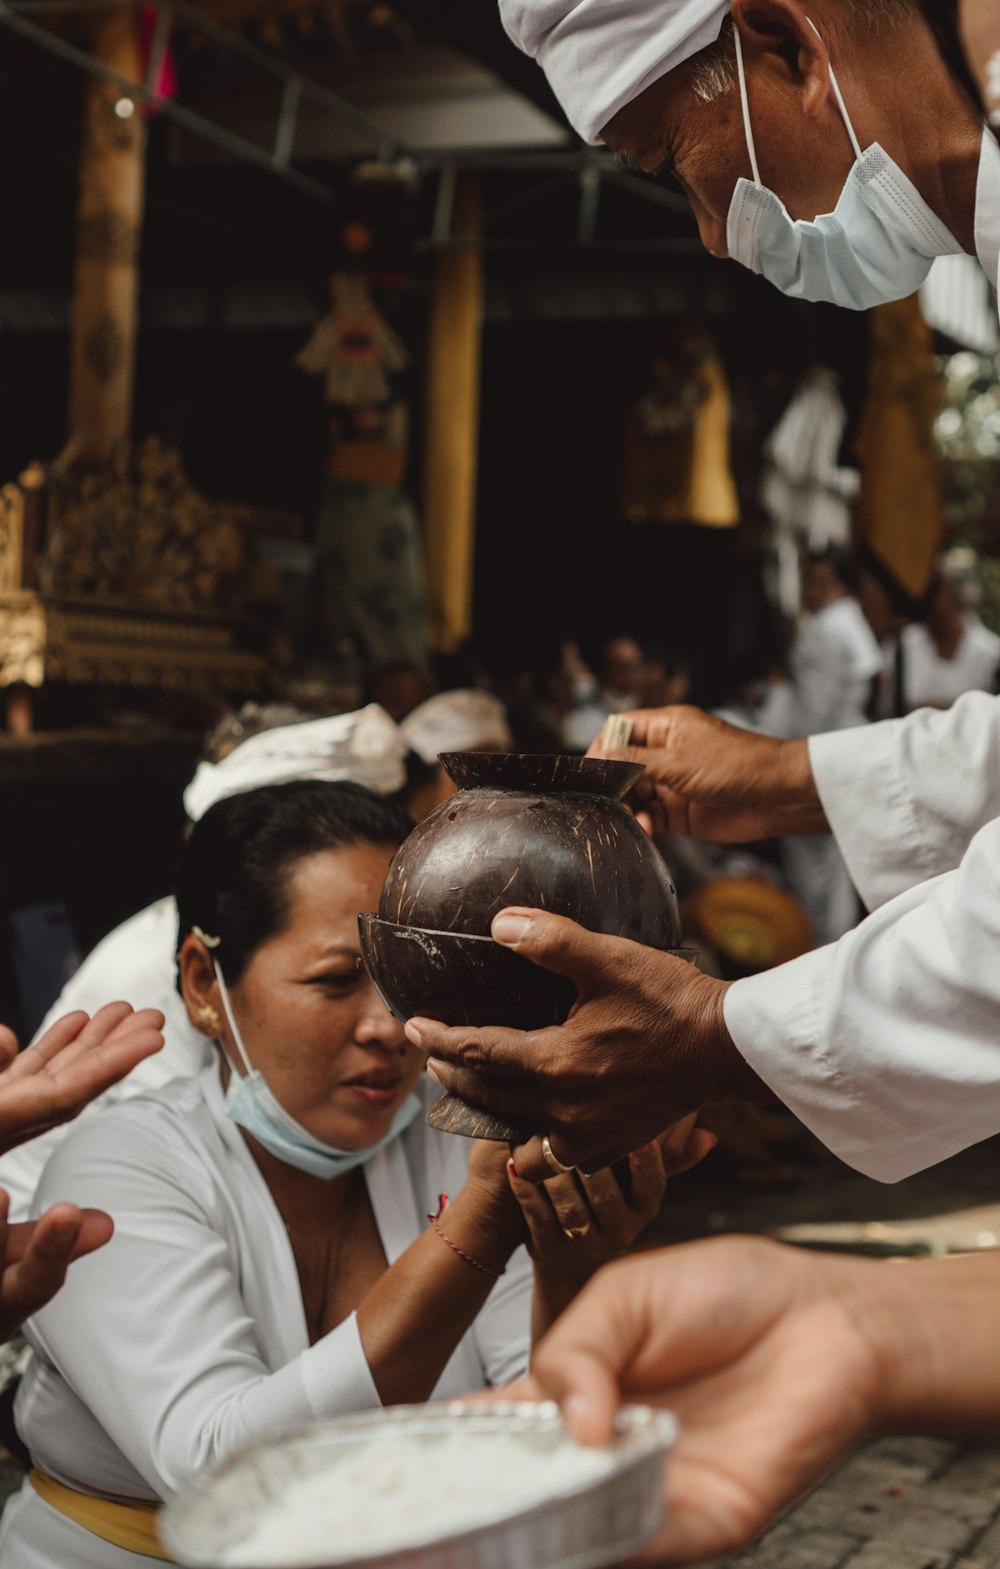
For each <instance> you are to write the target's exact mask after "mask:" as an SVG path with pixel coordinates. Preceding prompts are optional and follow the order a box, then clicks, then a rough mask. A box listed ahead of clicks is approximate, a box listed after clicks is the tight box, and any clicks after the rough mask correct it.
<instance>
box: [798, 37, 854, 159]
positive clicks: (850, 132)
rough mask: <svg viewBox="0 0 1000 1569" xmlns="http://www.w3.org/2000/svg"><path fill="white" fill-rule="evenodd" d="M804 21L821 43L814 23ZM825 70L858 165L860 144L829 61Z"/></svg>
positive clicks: (821, 40)
mask: <svg viewBox="0 0 1000 1569" xmlns="http://www.w3.org/2000/svg"><path fill="white" fill-rule="evenodd" d="M806 21H807V22H808V23H809V26H810V27H811V28H812V30H813V32H814V33H815V34H816V37H817V38H819V41H820V43H822V42H823V39H822V37H821V36H820V31H819V28H818V27H817V26H816V23H815V22H814V21H813V19H812V17H811V16H807V17H806ZM826 69H827V74H828V75H829V78H830V86H831V87H832V88H833V96H834V98H836V100H837V108H838V109H839V110H840V117H841V119H842V120H843V122H844V124H845V126H846V127H847V134H848V136H849V137H850V138H851V146H852V147H853V148H854V156H855V158H856V159H857V160H858V162H859V163H860V162H861V158H862V153H861V144H860V142H859V141H858V139H857V137H856V136H855V134H854V126H853V125H852V124H851V117H850V115H849V114H848V112H847V105H846V104H845V102H844V95H843V93H842V92H841V91H840V83H839V82H838V81H837V77H836V74H835V72H834V69H833V66H832V65H831V64H830V63H829V61H827V66H826Z"/></svg>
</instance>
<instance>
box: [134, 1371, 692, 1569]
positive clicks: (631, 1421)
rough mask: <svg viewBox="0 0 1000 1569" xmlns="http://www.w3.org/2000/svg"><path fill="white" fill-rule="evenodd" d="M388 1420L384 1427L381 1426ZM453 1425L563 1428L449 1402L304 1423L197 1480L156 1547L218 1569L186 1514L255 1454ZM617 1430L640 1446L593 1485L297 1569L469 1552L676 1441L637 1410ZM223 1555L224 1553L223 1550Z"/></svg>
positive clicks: (530, 1411) (508, 1410) (647, 1411)
mask: <svg viewBox="0 0 1000 1569" xmlns="http://www.w3.org/2000/svg"><path fill="white" fill-rule="evenodd" d="M387 1417H388V1418H389V1420H388V1421H387V1420H385V1419H386V1418H387ZM512 1418H513V1419H514V1422H515V1424H516V1425H515V1426H514V1427H513V1428H511V1427H505V1426H504V1425H503V1423H504V1421H506V1422H508V1423H509V1422H510V1421H511V1419H512ZM455 1422H458V1423H459V1424H460V1425H461V1428H462V1429H463V1430H464V1431H465V1432H466V1433H468V1432H469V1431H470V1429H469V1426H468V1425H466V1424H469V1423H476V1422H482V1423H484V1424H485V1426H486V1428H487V1430H491V1429H495V1430H497V1431H500V1432H510V1431H514V1432H517V1431H522V1432H529V1433H530V1432H539V1433H545V1432H552V1431H554V1430H555V1429H556V1426H557V1425H558V1426H561V1425H562V1423H561V1417H560V1415H559V1408H558V1406H557V1405H556V1403H555V1402H554V1401H551V1400H545V1401H533V1400H488V1401H487V1400H475V1401H463V1400H449V1401H442V1402H440V1403H435V1402H429V1403H428V1404H427V1405H425V1406H416V1405H403V1406H395V1407H390V1408H388V1411H387V1410H384V1409H383V1410H380V1411H357V1412H350V1413H348V1414H347V1415H346V1416H343V1417H341V1418H339V1419H336V1418H334V1419H332V1420H326V1421H322V1422H311V1423H306V1424H304V1425H302V1426H301V1427H297V1428H293V1429H291V1430H289V1431H287V1432H285V1433H278V1434H274V1433H272V1434H267V1435H264V1436H258V1437H257V1438H252V1439H249V1440H248V1441H247V1442H246V1443H244V1444H241V1445H239V1446H238V1447H237V1448H236V1449H234V1450H233V1451H232V1452H231V1453H230V1454H228V1455H227V1456H226V1457H225V1459H224V1460H222V1461H221V1462H219V1464H218V1465H216V1466H214V1467H211V1468H210V1469H209V1470H208V1471H207V1472H206V1473H203V1474H201V1475H199V1476H198V1477H197V1478H196V1479H195V1480H194V1481H193V1482H192V1483H191V1484H190V1485H189V1486H188V1487H187V1488H185V1489H184V1490H183V1492H180V1493H178V1494H176V1495H175V1496H174V1497H173V1498H172V1499H171V1500H170V1501H169V1502H168V1503H167V1504H166V1505H165V1506H164V1507H163V1509H162V1510H161V1511H160V1514H159V1516H158V1518H157V1527H158V1530H159V1532H160V1534H161V1539H162V1541H163V1543H164V1546H165V1547H166V1548H167V1550H168V1551H169V1552H171V1553H173V1554H175V1555H176V1557H177V1560H178V1562H179V1563H181V1564H187V1565H190V1566H194V1569H217V1565H218V1561H219V1560H218V1553H219V1551H220V1549H219V1548H218V1547H216V1548H213V1549H212V1550H211V1552H209V1551H205V1552H204V1554H203V1555H202V1556H198V1554H197V1551H196V1552H195V1553H192V1551H191V1549H190V1547H189V1546H188V1544H187V1543H186V1542H185V1540H184V1529H185V1520H184V1516H185V1513H186V1512H187V1511H188V1510H190V1509H191V1508H192V1507H193V1506H194V1505H196V1504H197V1502H198V1501H199V1500H200V1499H202V1498H203V1497H204V1495H205V1494H206V1493H207V1492H208V1490H209V1489H210V1488H211V1486H212V1485H213V1483H214V1482H215V1480H216V1479H217V1478H219V1479H221V1478H224V1477H225V1476H226V1475H227V1474H228V1473H230V1472H231V1471H233V1470H234V1469H236V1468H237V1467H238V1466H239V1465H240V1464H242V1463H243V1462H244V1461H245V1460H247V1459H249V1458H251V1457H252V1456H253V1455H254V1454H255V1453H257V1452H258V1451H262V1450H263V1451H266V1450H267V1449H268V1448H272V1447H273V1448H275V1449H282V1448H285V1447H290V1446H292V1445H294V1444H295V1443H297V1442H301V1441H303V1440H306V1441H309V1440H313V1441H315V1442H318V1443H319V1442H322V1440H323V1439H324V1438H325V1437H329V1438H332V1439H334V1440H336V1441H337V1442H338V1443H339V1442H340V1441H341V1440H342V1441H343V1445H344V1447H348V1445H349V1444H350V1441H351V1437H352V1435H353V1434H356V1433H358V1432H361V1433H364V1432H365V1430H366V1429H372V1430H373V1431H374V1433H375V1436H376V1437H381V1436H384V1435H387V1434H389V1433H391V1432H392V1430H393V1428H394V1427H395V1429H396V1430H397V1431H401V1430H403V1429H405V1428H409V1429H410V1430H411V1431H416V1432H420V1430H421V1429H422V1428H424V1427H425V1426H426V1425H430V1426H431V1427H434V1428H439V1429H442V1430H444V1431H448V1430H449V1429H448V1424H449V1423H455ZM531 1424H534V1425H531ZM615 1429H616V1435H617V1436H619V1437H620V1438H621V1439H623V1440H627V1439H628V1438H629V1436H631V1435H634V1434H636V1433H638V1435H639V1441H638V1442H636V1443H635V1444H634V1446H633V1447H632V1448H631V1450H630V1452H628V1453H626V1454H623V1455H622V1457H621V1459H620V1461H619V1463H618V1464H616V1465H615V1466H613V1467H612V1468H611V1469H610V1470H608V1471H607V1472H605V1473H604V1474H603V1475H602V1476H599V1477H596V1478H594V1477H591V1478H589V1479H588V1480H586V1481H583V1482H580V1483H577V1484H574V1485H573V1486H571V1487H566V1488H563V1489H561V1490H560V1491H559V1492H557V1493H553V1494H552V1495H551V1496H550V1497H548V1498H542V1499H539V1500H538V1501H536V1502H535V1503H533V1504H531V1505H529V1506H528V1508H526V1509H517V1508H512V1509H510V1510H507V1511H506V1512H504V1513H503V1514H499V1515H495V1516H494V1517H493V1518H491V1519H489V1520H487V1521H486V1522H484V1523H483V1524H482V1525H475V1526H464V1527H463V1528H462V1529H461V1530H460V1531H453V1532H450V1533H447V1534H445V1535H441V1536H437V1537H425V1538H422V1539H420V1540H419V1541H417V1542H415V1543H414V1544H413V1545H412V1546H408V1547H396V1548H390V1549H388V1550H387V1549H385V1548H383V1549H382V1550H381V1551H379V1552H377V1553H366V1554H364V1555H362V1556H360V1557H354V1558H340V1559H337V1558H332V1559H331V1558H327V1559H324V1560H322V1561H321V1562H317V1563H315V1564H311V1563H310V1564H305V1563H302V1564H299V1565H297V1566H296V1569H376V1566H379V1565H388V1564H390V1563H398V1564H400V1565H402V1564H408V1563H411V1562H413V1563H416V1562H419V1560H420V1557H421V1555H424V1554H427V1553H428V1552H430V1551H432V1550H434V1551H437V1550H439V1549H442V1548H446V1549H447V1550H448V1552H449V1553H451V1552H454V1551H457V1550H460V1549H461V1548H462V1547H463V1546H464V1545H466V1544H471V1543H472V1542H474V1541H475V1540H476V1539H477V1538H481V1537H482V1536H483V1535H484V1534H485V1533H487V1532H489V1531H495V1530H499V1529H502V1528H503V1527H505V1526H510V1525H511V1524H512V1523H514V1522H515V1521H516V1522H518V1523H522V1522H530V1521H531V1520H532V1519H534V1518H535V1517H536V1516H538V1515H539V1514H544V1513H546V1512H548V1511H551V1510H552V1509H554V1508H558V1507H560V1506H564V1505H566V1504H567V1503H571V1502H572V1501H573V1500H575V1499H577V1498H580V1497H582V1496H585V1495H586V1494H587V1493H591V1492H596V1491H597V1490H598V1489H600V1488H601V1487H602V1486H605V1487H606V1486H608V1485H610V1484H611V1483H613V1482H614V1481H616V1480H617V1479H618V1478H619V1477H621V1476H624V1475H627V1474H628V1473H630V1472H631V1471H633V1470H635V1469H637V1468H638V1467H639V1466H641V1465H643V1464H646V1463H648V1462H649V1461H650V1460H651V1459H653V1458H654V1457H656V1458H658V1459H660V1460H663V1459H664V1458H666V1456H668V1455H669V1454H670V1451H671V1450H672V1449H673V1447H674V1445H675V1444H676V1442H677V1437H678V1433H679V1426H678V1422H677V1419H676V1417H675V1416H674V1415H673V1413H672V1412H670V1411H664V1410H660V1409H658V1408H656V1407H653V1406H647V1405H642V1404H640V1403H637V1402H629V1403H627V1404H625V1405H623V1406H621V1407H620V1409H619V1410H618V1412H617V1414H616V1417H615ZM644 1430H645V1431H644ZM639 1545H641V1544H639ZM221 1550H222V1551H225V1549H224V1548H223V1549H221ZM185 1551H186V1552H187V1554H188V1556H187V1557H186V1558H185V1557H184V1556H182V1554H183V1553H184V1552H185ZM251 1569H265V1566H264V1565H263V1564H260V1565H254V1566H251Z"/></svg>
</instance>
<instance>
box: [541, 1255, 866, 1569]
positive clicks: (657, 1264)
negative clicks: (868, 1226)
mask: <svg viewBox="0 0 1000 1569" xmlns="http://www.w3.org/2000/svg"><path fill="white" fill-rule="evenodd" d="M881 1270H884V1266H883V1265H877V1264H871V1263H870V1262H868V1261H860V1260H855V1259H852V1260H839V1259H838V1260H833V1259H826V1258H817V1257H816V1256H815V1255H813V1254H807V1253H801V1252H798V1251H797V1250H795V1249H793V1248H788V1247H782V1246H779V1245H778V1244H777V1243H771V1242H765V1241H761V1240H759V1239H750V1238H735V1237H726V1238H721V1239H718V1240H713V1241H710V1242H697V1243H692V1244H687V1245H685V1246H681V1247H675V1248H667V1249H663V1250H661V1251H659V1252H655V1253H644V1254H640V1255H638V1256H637V1257H635V1258H631V1259H627V1260H624V1261H622V1262H621V1263H618V1264H614V1265H611V1266H609V1268H607V1269H604V1270H602V1271H601V1272H600V1274H598V1275H597V1276H596V1277H595V1278H594V1280H592V1281H591V1282H590V1284H589V1285H587V1286H585V1287H584V1289H583V1291H582V1292H581V1293H580V1295H579V1296H578V1297H577V1298H576V1300H575V1302H573V1303H572V1304H571V1305H570V1306H569V1307H568V1308H567V1309H566V1311H565V1312H564V1314H563V1315H562V1317H561V1318H560V1319H559V1320H558V1322H557V1323H556V1325H555V1327H554V1328H553V1329H552V1330H551V1331H550V1333H549V1334H548V1335H547V1336H546V1337H545V1339H544V1340H542V1342H541V1344H540V1346H539V1347H538V1349H537V1350H536V1352H535V1355H534V1357H533V1359H532V1373H533V1386H532V1389H533V1392H534V1393H537V1394H538V1395H539V1396H541V1397H542V1398H550V1399H556V1400H558V1401H559V1403H560V1405H561V1406H562V1409H563V1414H564V1416H565V1418H566V1422H567V1425H568V1426H569V1428H570V1430H571V1432H572V1433H573V1434H574V1436H575V1437H576V1438H577V1439H579V1440H580V1441H581V1442H584V1443H590V1444H599V1443H603V1442H605V1441H606V1440H607V1439H609V1438H610V1437H611V1434H612V1431H613V1422H614V1415H615V1412H616V1410H617V1409H618V1406H619V1404H620V1403H621V1402H622V1401H623V1400H630V1399H631V1400H639V1401H643V1402H646V1403H649V1404H653V1405H658V1406H664V1407H667V1408H669V1409H670V1410H671V1411H673V1412H674V1413H675V1414H676V1415H677V1417H678V1419H679V1422H680V1440H679V1442H678V1444H677V1447H676V1449H675V1450H674V1453H673V1455H672V1457H671V1459H670V1461H669V1463H668V1466H667V1473H666V1507H667V1520H666V1524H665V1526H664V1529H663V1531H662V1533H661V1535H660V1536H659V1538H658V1539H657V1540H656V1542H655V1543H653V1544H652V1545H651V1547H650V1548H649V1549H648V1551H647V1553H646V1554H645V1555H644V1556H645V1557H646V1558H648V1559H650V1560H654V1561H656V1562H660V1563H693V1562H696V1561H697V1560H699V1559H703V1558H714V1557H715V1556H716V1555H718V1554H723V1553H730V1552H733V1551H734V1550H735V1549H737V1548H739V1547H742V1546H744V1545H745V1544H746V1543H747V1542H748V1541H750V1540H752V1538H753V1537H754V1536H756V1535H757V1534H758V1533H759V1532H760V1531H762V1530H763V1529H764V1527H765V1526H766V1525H768V1524H769V1523H770V1521H771V1520H772V1519H773V1517H774V1516H775V1515H776V1514H777V1513H778V1512H779V1511H781V1510H783V1509H785V1508H786V1507H787V1506H788V1505H789V1504H791V1503H792V1502H793V1501H794V1500H795V1499H796V1498H797V1497H798V1496H799V1495H800V1494H801V1493H802V1492H804V1491H805V1490H806V1489H807V1488H809V1487H811V1486H813V1485H814V1484H815V1483H816V1482H818V1481H819V1480H820V1478H821V1477H822V1476H823V1475H824V1473H825V1472H826V1471H827V1470H829V1469H830V1467H831V1466H833V1465H834V1464H835V1463H836V1461H837V1460H839V1459H840V1458H841V1456H842V1455H843V1453H844V1451H845V1450H846V1449H847V1448H848V1447H849V1446H850V1445H851V1444H853V1443H854V1442H856V1440H858V1439H859V1438H860V1437H861V1436H862V1435H863V1434H864V1433H865V1432H866V1431H867V1430H868V1429H869V1428H870V1427H872V1426H873V1425H874V1422H875V1417H876V1414H877V1405H878V1400H879V1387H880V1362H879V1357H878V1354H877V1352H876V1349H875V1347H874V1344H873V1343H872V1342H871V1341H870V1340H869V1338H868V1335H867V1333H866V1327H865V1326H866V1314H865V1311H864V1293H863V1282H865V1281H867V1280H871V1281H872V1282H874V1283H875V1284H876V1286H877V1284H878V1282H877V1279H876V1276H875V1275H874V1274H873V1273H872V1272H873V1271H881ZM859 1282H860V1283H862V1289H859ZM528 1392H529V1391H528V1390H527V1389H522V1390H520V1391H517V1393H523V1394H527V1393H528Z"/></svg>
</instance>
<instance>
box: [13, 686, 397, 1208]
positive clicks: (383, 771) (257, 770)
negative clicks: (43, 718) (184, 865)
mask: <svg viewBox="0 0 1000 1569" xmlns="http://www.w3.org/2000/svg"><path fill="white" fill-rule="evenodd" d="M206 750H207V755H206V757H205V758H204V759H203V760H202V761H201V762H200V763H199V764H198V767H197V769H196V771H195V775H194V778H193V779H192V780H191V783H190V784H189V785H188V787H187V789H186V790H185V792H184V809H185V811H186V813H187V815H188V817H189V819H190V820H191V821H192V822H198V821H199V819H200V818H201V817H203V816H204V814H205V813H206V812H207V811H208V809H209V807H210V806H212V805H213V804H214V803H215V802H216V801H220V800H222V799H223V798H224V797H225V796H229V795H235V794H238V793H240V792H242V791H244V790H250V789H254V788H257V787H259V786H261V785H267V784H280V783H283V782H284V781H286V780H291V779H321V780H327V781H330V782H335V781H338V780H349V781H352V782H353V783H355V784H362V785H366V786H368V787H369V788H370V789H372V790H375V791H376V792H377V793H378V794H381V795H390V794H393V793H394V792H395V791H397V790H399V789H400V788H401V787H402V785H403V784H404V782H405V770H404V767H403V758H404V755H405V745H404V742H403V740H402V737H401V736H400V734H399V730H398V728H397V726H396V725H395V724H394V723H393V721H392V720H391V719H390V718H389V716H388V714H386V713H385V711H384V710H383V709H381V708H379V707H378V705H377V704H375V703H372V704H369V706H368V707H367V708H362V709H359V710H358V711H357V712H356V713H353V714H336V715H332V716H327V717H323V718H320V719H315V718H313V719H310V718H305V717H301V716H300V711H298V710H296V709H294V708H290V707H289V706H288V705H271V706H265V707H263V708H257V707H256V705H248V706H247V708H246V709H245V710H241V713H240V714H238V715H237V716H235V718H234V719H231V720H227V721H224V722H223V724H222V725H220V726H219V727H218V729H217V730H216V731H215V732H214V734H213V736H212V737H211V738H210V740H209V743H208V746H207V749H206ZM176 942H177V909H176V905H175V903H174V900H173V898H172V897H171V896H167V897H166V898H163V899H157V900H156V902H155V903H154V904H151V905H148V906H147V907H146V909H144V910H140V911H139V912H138V914H136V915H133V916H131V917H130V918H129V919H128V920H127V921H124V922H123V923H122V925H121V926H118V927H116V928H115V930H114V931H113V932H110V933H109V934H108V936H107V937H105V938H103V939H102V940H101V942H99V943H98V944H97V946H96V948H94V949H93V951H92V952H91V953H90V954H89V955H88V956H87V958H86V959H85V960H84V962H83V964H82V965H81V966H80V968H79V969H78V970H77V972H76V974H75V975H73V976H72V977H71V979H70V980H69V981H68V982H67V983H66V985H65V986H64V987H63V989H62V991H61V993H60V994H59V997H58V998H57V1000H56V1002H55V1003H54V1004H53V1006H52V1008H51V1009H50V1010H49V1013H48V1014H47V1015H46V1017H45V1019H44V1020H43V1022H42V1025H41V1028H40V1030H39V1032H38V1036H36V1040H38V1039H40V1038H41V1037H42V1036H43V1035H44V1033H45V1032H46V1031H47V1030H49V1029H50V1028H51V1026H52V1024H53V1023H54V1021H55V1020H57V1019H59V1018H61V1017H62V1015H63V1014H66V1013H69V1012H72V1011H74V1010H76V1009H83V1010H84V1011H85V1012H86V1013H93V1012H95V1011H96V1010H97V1009H99V1008H101V1007H102V1006H103V1005H104V1004H105V1003H106V1002H107V1001H108V999H109V998H111V997H124V998H125V999H126V1001H128V1002H130V1003H131V1004H132V1005H133V1007H141V1008H145V1007H152V1008H156V1009H158V1010H159V1011H160V1013H162V1015H163V1017H164V1020H165V1023H164V1027H163V1040H164V1044H163V1050H162V1051H161V1052H159V1053H158V1055H157V1056H155V1057H150V1058H148V1059H145V1060H144V1061H142V1062H141V1063H139V1064H138V1065H137V1067H136V1068H135V1069H134V1070H133V1071H132V1072H131V1073H128V1074H126V1075H125V1076H124V1077H123V1078H122V1079H120V1081H119V1082H118V1083H116V1084H114V1085H112V1086H111V1087H110V1088H109V1089H107V1090H106V1091H105V1094H104V1095H103V1096H102V1097H101V1099H102V1100H103V1099H107V1100H111V1101H118V1100H126V1099H128V1098H129V1097H130V1096H132V1095H141V1094H144V1093H146V1092H147V1091H148V1090H151V1089H156V1088H158V1087H159V1086H160V1085H163V1084H166V1083H168V1082H169V1081H170V1080H171V1079H175V1078H186V1077H190V1076H191V1075H193V1074H196V1073H198V1072H199V1071H200V1068H201V1064H202V1059H203V1053H204V1042H203V1040H202V1038H201V1037H200V1036H199V1034H198V1032H197V1030H195V1029H194V1027H193V1025H192V1024H191V1022H190V1020H189V1019H188V1016H187V1012H186V1010H185V1008H184V1004H183V1002H182V1001H181V998H180V996H179V995H178V992H177V988H176V985H175V972H174V950H175V948H176ZM64 1134H65V1129H64V1128H61V1127H56V1128H53V1129H52V1130H51V1131H49V1132H46V1133H44V1134H43V1135H42V1136H41V1137H39V1138H36V1139H34V1140H32V1141H31V1142H30V1143H27V1144H22V1145H21V1146H20V1147H19V1148H18V1149H16V1150H13V1151H11V1152H10V1153H5V1154H3V1155H2V1156H0V1187H2V1188H4V1189H6V1191H7V1192H8V1194H9V1195H10V1214H11V1219H13V1220H17V1221H22V1220H24V1219H25V1218H26V1216H27V1214H28V1210H29V1208H30V1205H31V1201H32V1199H33V1197H34V1194H35V1190H36V1188H37V1186H38V1181H39V1178H40V1177H41V1174H42V1171H43V1170H44V1168H45V1163H46V1161H47V1160H48V1159H49V1156H50V1155H51V1154H52V1152H53V1150H54V1149H55V1148H56V1147H57V1146H58V1144H59V1143H60V1141H61V1139H62V1138H63V1137H64Z"/></svg>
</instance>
